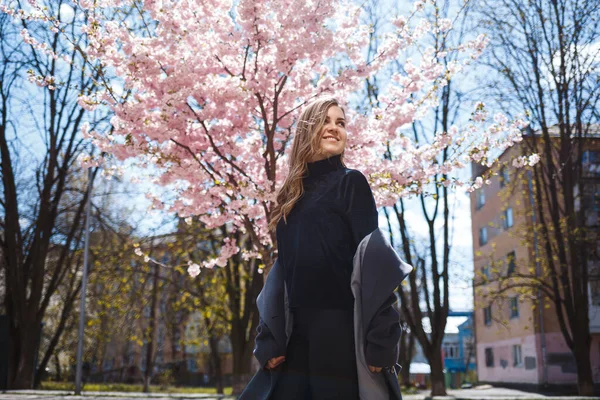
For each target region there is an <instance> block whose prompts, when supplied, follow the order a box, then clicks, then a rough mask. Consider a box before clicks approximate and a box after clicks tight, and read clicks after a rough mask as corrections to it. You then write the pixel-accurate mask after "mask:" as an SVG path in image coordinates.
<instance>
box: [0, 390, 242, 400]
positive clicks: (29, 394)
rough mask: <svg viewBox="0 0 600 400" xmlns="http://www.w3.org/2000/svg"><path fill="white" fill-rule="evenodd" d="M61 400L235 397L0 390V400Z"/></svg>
mask: <svg viewBox="0 0 600 400" xmlns="http://www.w3.org/2000/svg"><path fill="white" fill-rule="evenodd" d="M13 399H15V400H25V399H27V400H32V399H40V400H59V399H60V400H62V399H70V400H71V399H72V400H77V399H85V400H94V399H99V400H100V399H105V400H140V399H152V400H167V399H179V400H184V399H203V400H235V397H232V396H224V395H218V394H188V393H140V392H131V393H130V392H89V391H83V395H81V396H75V395H74V392H72V391H60V390H9V391H3V392H0V400H13Z"/></svg>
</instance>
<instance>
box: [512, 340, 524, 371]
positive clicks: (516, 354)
mask: <svg viewBox="0 0 600 400" xmlns="http://www.w3.org/2000/svg"><path fill="white" fill-rule="evenodd" d="M512 350H513V351H512V353H513V367H520V366H522V365H523V357H522V355H521V345H520V344H515V345H513V347H512Z"/></svg>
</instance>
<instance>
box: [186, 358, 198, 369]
mask: <svg viewBox="0 0 600 400" xmlns="http://www.w3.org/2000/svg"><path fill="white" fill-rule="evenodd" d="M187 370H188V372H196V360H195V359H193V358H188V360H187Z"/></svg>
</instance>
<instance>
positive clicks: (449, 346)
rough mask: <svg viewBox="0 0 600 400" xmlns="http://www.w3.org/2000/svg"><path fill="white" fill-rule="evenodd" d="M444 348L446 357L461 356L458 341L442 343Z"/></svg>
mask: <svg viewBox="0 0 600 400" xmlns="http://www.w3.org/2000/svg"><path fill="white" fill-rule="evenodd" d="M442 349H443V351H444V358H445V359H450V358H459V353H458V343H456V342H448V343H444V344H443V345H442Z"/></svg>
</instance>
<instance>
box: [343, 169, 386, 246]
mask: <svg viewBox="0 0 600 400" xmlns="http://www.w3.org/2000/svg"><path fill="white" fill-rule="evenodd" d="M342 186H343V189H342V190H343V193H342V195H343V196H344V205H345V212H346V215H347V216H348V219H349V221H350V226H351V230H352V238H353V240H354V245H355V247H356V246H358V244H359V243H360V241H361V240H362V239H363V238H364V237H365V236H367V235H368V234H369V233H371V232H373V231H374V230H375V229H377V227H378V226H379V222H378V214H377V206H376V205H375V199H374V197H373V192H372V191H371V187H370V186H369V182H368V181H367V178H366V177H365V176H364V175H363V174H362V173H361V172H360V171H358V170H354V169H353V170H350V171H349V172H348V173H347V174H346V175H345V176H344V182H343V185H342Z"/></svg>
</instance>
